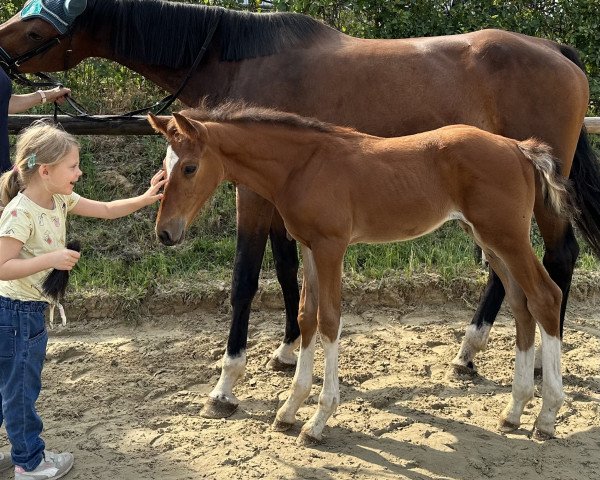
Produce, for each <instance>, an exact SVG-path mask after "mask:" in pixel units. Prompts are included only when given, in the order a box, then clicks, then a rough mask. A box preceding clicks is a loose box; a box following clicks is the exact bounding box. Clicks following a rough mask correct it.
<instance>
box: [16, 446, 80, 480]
mask: <svg viewBox="0 0 600 480" xmlns="http://www.w3.org/2000/svg"><path fill="white" fill-rule="evenodd" d="M72 466H73V454H71V453H68V452H66V453H53V452H49V451H48V450H45V451H44V460H42V463H40V464H39V465H38V466H37V468H36V469H35V470H32V471H31V472H26V471H25V470H24V469H23V467H15V480H54V479H56V478H62V477H64V476H65V475H66V474H67V473H69V470H71V467H72Z"/></svg>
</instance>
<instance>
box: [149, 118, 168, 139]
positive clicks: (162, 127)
mask: <svg viewBox="0 0 600 480" xmlns="http://www.w3.org/2000/svg"><path fill="white" fill-rule="evenodd" d="M146 119H147V120H148V123H149V124H150V126H151V127H152V128H153V129H154V130H155V131H156V132H158V133H162V134H163V135H164V136H165V137H167V136H168V135H167V126H168V125H169V120H170V119H171V117H165V116H162V117H157V116H156V115H154V114H152V112H150V113H149V114H148V115H147V117H146Z"/></svg>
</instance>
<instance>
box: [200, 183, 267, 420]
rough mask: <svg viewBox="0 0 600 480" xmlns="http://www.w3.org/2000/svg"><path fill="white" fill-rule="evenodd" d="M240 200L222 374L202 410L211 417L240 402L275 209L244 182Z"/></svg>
mask: <svg viewBox="0 0 600 480" xmlns="http://www.w3.org/2000/svg"><path fill="white" fill-rule="evenodd" d="M236 201H237V244H236V256H235V265H234V269H233V280H232V286H231V305H232V307H233V308H232V318H231V327H230V329H229V338H228V340H227V348H226V350H225V354H224V355H223V365H222V369H221V377H220V378H219V381H218V383H217V385H216V386H215V388H214V389H213V391H212V392H210V394H209V397H208V400H207V402H206V403H205V405H204V408H203V409H202V412H201V415H202V416H204V417H208V418H225V417H228V416H230V415H231V414H233V412H235V410H236V409H237V407H238V404H239V401H238V399H237V398H236V396H235V395H234V394H233V388H234V386H235V385H236V383H237V382H238V380H239V379H241V378H242V377H243V375H244V372H245V369H246V346H247V343H248V322H249V319H250V307H251V305H252V299H253V298H254V295H255V294H256V290H257V289H258V276H259V274H260V268H261V265H262V260H263V256H264V252H265V246H266V244H267V237H268V235H269V229H270V225H271V219H272V217H273V211H274V207H273V205H272V204H271V203H269V202H268V201H266V200H265V199H263V198H262V197H260V196H259V195H257V194H255V193H254V192H252V191H250V190H248V189H247V188H245V187H242V186H239V187H238V188H237V196H236Z"/></svg>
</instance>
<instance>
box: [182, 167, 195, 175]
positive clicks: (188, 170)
mask: <svg viewBox="0 0 600 480" xmlns="http://www.w3.org/2000/svg"><path fill="white" fill-rule="evenodd" d="M197 169H198V167H197V166H196V165H186V166H185V167H183V174H184V175H192V174H194V173H196V170H197Z"/></svg>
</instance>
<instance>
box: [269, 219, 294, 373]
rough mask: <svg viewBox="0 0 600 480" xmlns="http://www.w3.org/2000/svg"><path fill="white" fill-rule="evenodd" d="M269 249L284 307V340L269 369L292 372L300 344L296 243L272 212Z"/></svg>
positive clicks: (281, 221) (272, 358)
mask: <svg viewBox="0 0 600 480" xmlns="http://www.w3.org/2000/svg"><path fill="white" fill-rule="evenodd" d="M269 235H270V238H271V248H272V250H273V258H274V259H275V269H276V271H277V280H279V284H280V285H281V290H282V292H283V301H284V304H285V318H286V321H285V336H284V337H283V342H282V343H281V345H280V346H279V348H278V349H277V350H275V352H274V353H273V355H272V357H271V360H270V361H269V366H270V367H271V368H272V369H273V370H291V369H293V368H294V367H295V365H296V354H295V353H294V350H295V349H296V347H297V346H298V344H299V343H300V327H299V326H298V304H299V302H300V297H299V290H298V252H297V249H296V241H295V240H293V239H290V238H288V235H287V230H286V229H285V225H284V223H283V220H282V218H281V215H279V212H277V210H275V212H274V214H273V220H272V222H271V231H270V234H269Z"/></svg>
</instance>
